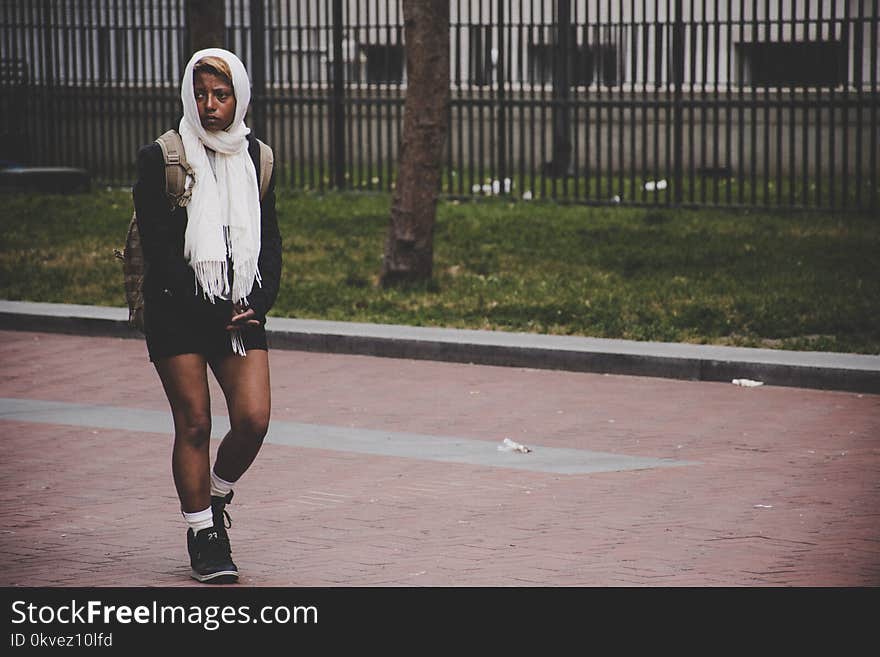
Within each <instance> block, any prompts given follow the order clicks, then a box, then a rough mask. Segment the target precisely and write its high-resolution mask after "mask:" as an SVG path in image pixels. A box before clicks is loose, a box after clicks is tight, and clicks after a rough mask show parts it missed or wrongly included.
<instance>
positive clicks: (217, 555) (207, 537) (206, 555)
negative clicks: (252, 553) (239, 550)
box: [186, 527, 238, 584]
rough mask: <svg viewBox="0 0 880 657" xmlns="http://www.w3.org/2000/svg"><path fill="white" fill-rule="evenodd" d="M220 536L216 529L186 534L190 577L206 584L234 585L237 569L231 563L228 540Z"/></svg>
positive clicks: (191, 531)
mask: <svg viewBox="0 0 880 657" xmlns="http://www.w3.org/2000/svg"><path fill="white" fill-rule="evenodd" d="M223 533H224V536H221V534H220V532H219V531H218V530H217V528H216V527H208V528H206V529H202V530H201V531H199V532H198V533H197V534H194V533H193V530H192V529H188V530H187V532H186V545H187V549H188V550H189V563H190V566H191V567H192V572H191V576H192V578H193V579H196V580H198V581H200V582H205V583H208V584H234V583H235V582H237V581H238V568H237V567H236V565H235V564H234V563H233V562H232V556H231V553H232V550H230V549H229V538H228V537H227V536H225V533H226V531H225V528H224V531H223Z"/></svg>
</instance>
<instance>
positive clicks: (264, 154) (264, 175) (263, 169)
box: [257, 139, 275, 201]
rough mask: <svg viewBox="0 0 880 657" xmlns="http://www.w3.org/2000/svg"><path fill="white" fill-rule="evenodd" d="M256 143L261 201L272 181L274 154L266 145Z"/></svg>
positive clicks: (259, 142)
mask: <svg viewBox="0 0 880 657" xmlns="http://www.w3.org/2000/svg"><path fill="white" fill-rule="evenodd" d="M257 143H258V144H259V145H260V200H261V201H262V200H263V197H264V196H265V195H266V190H268V189H269V182H270V181H271V180H272V167H273V166H274V164H275V154H274V153H273V152H272V148H271V146H269V145H268V144H264V143H263V142H261V141H260V140H259V139H257Z"/></svg>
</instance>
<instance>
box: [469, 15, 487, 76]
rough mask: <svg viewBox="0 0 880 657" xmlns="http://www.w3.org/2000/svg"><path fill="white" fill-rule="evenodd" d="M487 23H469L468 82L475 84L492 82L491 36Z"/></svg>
mask: <svg viewBox="0 0 880 657" xmlns="http://www.w3.org/2000/svg"><path fill="white" fill-rule="evenodd" d="M490 30H491V28H490V27H489V26H487V25H471V26H470V28H469V36H470V43H469V48H468V60H469V61H468V66H469V67H468V71H469V72H470V83H471V84H473V85H477V86H486V85H489V84H492V66H493V62H492V37H491V32H490Z"/></svg>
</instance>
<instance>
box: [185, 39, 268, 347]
mask: <svg viewBox="0 0 880 657" xmlns="http://www.w3.org/2000/svg"><path fill="white" fill-rule="evenodd" d="M209 56H213V57H219V58H221V59H223V60H224V61H225V62H226V63H227V64H228V65H229V69H230V71H231V72H232V86H233V89H234V91H235V104H236V105H235V117H234V118H233V119H232V123H231V124H230V125H229V127H228V128H226V130H219V131H217V132H209V131H207V130H205V128H204V127H202V123H201V121H200V120H199V110H198V106H197V105H196V98H195V93H194V91H193V67H194V66H195V64H196V62H198V61H199V60H200V59H202V58H203V57H209ZM180 98H181V100H182V101H183V119H181V121H180V128H179V132H180V136H181V138H182V139H183V147H184V151H185V152H186V159H187V161H188V162H189V164H190V166H191V167H192V170H193V181H192V183H191V186H192V196H191V198H190V201H189V204H188V205H187V208H186V209H187V225H186V234H185V237H184V246H183V255H184V257H185V258H186V260H187V262H188V263H189V265H190V266H191V267H192V268H193V271H194V272H195V276H196V281H197V282H198V287H200V288H201V290H202V293H203V294H204V295H205V297H206V298H207V299H209V300H210V301H211V302H212V303H214V301H215V299H216V298H218V297H220V298H230V299H231V300H232V302H233V303H241V304H243V305H247V296H248V295H249V294H250V293H251V289H252V288H253V286H254V282H256V283H257V284H258V285H259V284H260V271H259V268H258V266H257V259H258V257H259V255H260V191H259V186H258V184H257V172H256V170H255V169H254V164H253V161H252V160H251V158H250V155H249V154H248V148H247V147H248V142H247V139H246V137H247V135H248V134H249V133H250V131H251V130H250V128H248V127H247V126H246V125H245V124H244V116H245V114H246V113H247V110H248V105H249V104H250V100H251V88H250V79H249V78H248V74H247V71H246V70H245V68H244V64H242V63H241V60H240V59H239V58H238V57H236V56H235V55H234V54H233V53H231V52H229V51H228V50H222V49H220V48H207V49H206V50H200V51H198V52H197V53H195V54H194V55H193V56H192V59H190V60H189V63H188V64H187V65H186V70H185V71H184V73H183V81H182V82H181V85H180ZM206 147H207V148H210V149H211V150H212V151H215V153H216V156H215V162H214V164H215V169H216V174H215V170H214V169H212V167H211V163H210V162H209V161H208V154H207V153H206V151H205V148H206ZM215 175H216V179H215ZM227 228H228V235H229V243H228V248H229V251H228V254H227V240H226V236H225V235H224V230H225V229H227ZM227 255H229V256H230V257H231V259H232V270H233V283H232V289H230V286H229V276H228V271H227ZM196 293H197V294H198V290H197V291H196ZM231 333H232V336H231V339H232V346H233V350H234V351H235V352H236V353H238V354H240V355H242V356H243V355H244V353H245V351H244V345H243V343H242V341H241V335H240V332H239V331H232V332H231Z"/></svg>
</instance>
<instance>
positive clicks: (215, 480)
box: [211, 468, 235, 497]
mask: <svg viewBox="0 0 880 657" xmlns="http://www.w3.org/2000/svg"><path fill="white" fill-rule="evenodd" d="M234 485H235V482H234V481H226V480H225V479H221V478H220V477H218V476H217V475H216V474H215V473H214V469H213V468H211V497H226V496H227V495H229V492H230V491H231V490H232V487H233V486H234Z"/></svg>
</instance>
